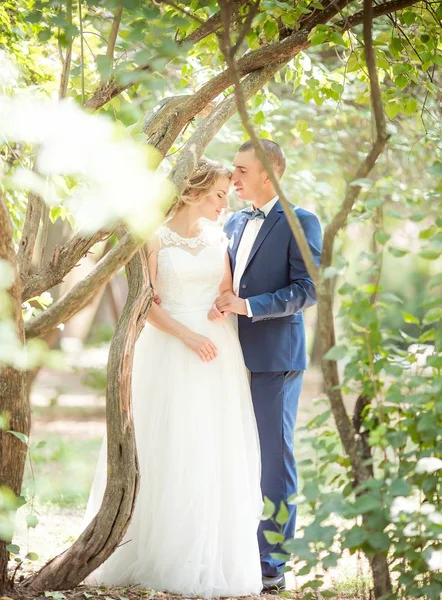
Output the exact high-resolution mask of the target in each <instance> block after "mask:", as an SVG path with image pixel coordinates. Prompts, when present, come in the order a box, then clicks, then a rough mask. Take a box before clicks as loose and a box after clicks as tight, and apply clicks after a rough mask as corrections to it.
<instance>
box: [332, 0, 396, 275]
mask: <svg viewBox="0 0 442 600" xmlns="http://www.w3.org/2000/svg"><path fill="white" fill-rule="evenodd" d="M367 2H368V3H370V7H368V5H367ZM364 11H365V15H364V46H365V59H366V63H367V69H368V74H369V78H370V97H371V105H372V109H373V114H374V120H375V125H376V140H375V143H374V144H373V146H372V148H371V150H370V152H369V154H368V155H367V157H366V158H365V160H364V162H363V163H362V164H361V166H360V167H359V169H358V171H357V173H356V177H355V178H354V180H353V182H350V184H349V185H348V187H347V193H346V195H345V198H344V202H343V203H342V206H341V209H340V210H339V212H338V213H337V214H336V215H335V216H334V218H333V220H332V221H331V223H329V224H328V225H327V227H326V229H325V233H324V248H323V254H322V265H323V266H324V267H328V266H330V265H331V261H332V257H333V244H334V240H335V237H336V235H337V233H338V231H339V230H340V229H341V228H342V227H343V226H344V224H345V223H346V221H347V217H348V215H349V214H350V212H351V210H352V209H353V206H354V203H355V201H356V199H357V197H358V196H359V193H360V191H361V186H360V185H357V183H355V182H357V180H359V179H363V178H366V177H367V176H368V175H369V173H370V172H371V170H372V169H373V167H374V165H375V163H376V161H377V159H378V158H379V156H380V155H381V153H382V152H383V150H384V148H385V145H386V143H387V141H388V137H389V136H388V134H387V130H386V125H385V116H384V108H383V105H382V97H381V90H380V87H379V80H378V76H377V71H376V57H375V54H374V49H373V42H372V38H371V35H372V13H373V7H372V5H371V0H365V4H364ZM367 11H370V12H367ZM367 15H369V16H367Z"/></svg>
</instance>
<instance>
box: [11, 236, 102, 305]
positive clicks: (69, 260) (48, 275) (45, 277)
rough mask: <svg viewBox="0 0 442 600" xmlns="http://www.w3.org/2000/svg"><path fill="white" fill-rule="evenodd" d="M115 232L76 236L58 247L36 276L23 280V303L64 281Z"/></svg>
mask: <svg viewBox="0 0 442 600" xmlns="http://www.w3.org/2000/svg"><path fill="white" fill-rule="evenodd" d="M112 233H113V231H108V230H100V231H97V232H96V233H94V234H93V235H92V236H90V235H82V234H77V235H75V236H74V237H73V238H72V239H71V240H69V242H67V243H66V244H65V245H64V246H56V247H55V250H54V253H53V255H52V258H51V260H50V261H49V262H48V263H46V264H45V265H44V266H43V267H42V268H41V269H40V270H39V271H38V272H37V273H36V274H35V275H32V276H29V277H24V278H22V285H23V292H22V302H25V301H26V300H29V298H33V297H34V296H39V295H40V294H42V293H43V292H45V291H47V290H50V289H51V288H53V287H54V286H55V285H58V284H59V283H61V282H62V281H63V278H64V277H65V276H66V275H67V274H68V273H69V272H70V271H71V270H72V269H73V268H74V266H75V265H76V264H77V263H78V261H79V260H80V259H81V258H82V257H83V256H86V254H87V253H88V252H89V250H90V249H91V248H92V246H94V245H95V244H96V243H97V242H100V241H101V240H103V239H105V238H106V237H108V236H109V235H111V234H112Z"/></svg>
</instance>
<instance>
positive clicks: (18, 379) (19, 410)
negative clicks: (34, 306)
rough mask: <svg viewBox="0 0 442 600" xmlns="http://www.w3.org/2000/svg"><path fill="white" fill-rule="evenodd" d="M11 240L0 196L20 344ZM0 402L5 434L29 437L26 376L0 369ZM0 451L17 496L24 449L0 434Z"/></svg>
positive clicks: (3, 582) (0, 244)
mask: <svg viewBox="0 0 442 600" xmlns="http://www.w3.org/2000/svg"><path fill="white" fill-rule="evenodd" d="M12 239H13V238H12V224H11V221H10V218H9V214H8V210H7V207H6V203H5V201H4V199H3V196H2V195H1V194H0V259H1V260H6V261H7V262H8V263H9V264H10V265H11V267H12V269H13V272H14V280H13V283H12V286H11V287H10V288H9V289H8V290H7V295H8V297H9V301H10V307H11V318H12V320H13V323H14V327H15V332H16V335H17V337H18V339H19V340H20V342H22V343H24V339H25V336H24V328H23V319H22V316H21V285H20V277H19V274H18V265H17V257H16V254H15V251H14V247H13V241H12ZM0 399H1V410H2V412H5V413H6V414H7V415H8V418H9V430H11V431H16V432H19V433H22V434H24V435H25V436H26V437H29V432H30V427H31V419H30V412H31V411H30V405H29V402H28V397H27V393H26V373H25V372H24V371H19V370H17V369H14V368H13V367H12V366H8V367H6V368H0ZM0 450H1V453H0V486H6V487H8V488H10V489H11V490H12V491H13V492H14V494H15V495H16V496H18V495H20V491H21V484H22V480H23V472H24V468H25V461H26V454H27V446H26V444H24V443H23V442H22V441H21V440H19V439H18V438H17V437H15V436H14V435H13V434H12V433H9V432H8V431H2V430H0ZM6 545H7V542H5V541H2V542H0V593H3V592H4V591H5V590H6V587H7V566H8V558H9V554H8V551H7V550H6Z"/></svg>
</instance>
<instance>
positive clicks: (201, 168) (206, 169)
mask: <svg viewBox="0 0 442 600" xmlns="http://www.w3.org/2000/svg"><path fill="white" fill-rule="evenodd" d="M210 166H211V165H210V163H209V162H205V163H203V164H202V165H200V166H199V167H197V168H196V169H195V171H194V172H193V173H192V175H202V174H203V173H205V172H209V171H210Z"/></svg>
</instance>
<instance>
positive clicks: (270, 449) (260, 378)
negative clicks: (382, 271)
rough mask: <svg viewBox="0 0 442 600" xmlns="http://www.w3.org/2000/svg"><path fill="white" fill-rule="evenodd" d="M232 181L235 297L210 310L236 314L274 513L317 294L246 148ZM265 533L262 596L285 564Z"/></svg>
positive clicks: (272, 151)
mask: <svg viewBox="0 0 442 600" xmlns="http://www.w3.org/2000/svg"><path fill="white" fill-rule="evenodd" d="M261 143H262V145H263V147H264V151H265V152H266V154H267V157H268V158H269V159H270V161H271V163H272V165H273V168H274V170H275V172H276V174H277V175H278V177H281V176H282V174H283V173H284V169H285V157H284V153H283V151H282V149H281V148H280V147H279V146H278V144H275V143H274V142H271V141H269V140H265V139H263V140H261ZM232 181H233V184H234V186H235V191H236V194H237V196H238V197H239V198H241V199H242V200H247V201H249V202H250V203H251V204H252V206H251V207H250V208H247V209H245V210H242V211H239V212H237V213H235V214H233V215H232V216H231V218H230V219H229V220H228V222H227V223H226V226H225V232H226V234H227V237H228V238H229V256H230V263H231V267H232V273H233V293H232V292H226V293H225V294H223V295H222V296H220V297H219V298H217V300H216V303H215V304H216V307H217V308H218V310H219V311H221V312H222V313H236V314H237V315H238V328H239V338H240V342H241V346H242V350H243V353H244V359H245V362H246V365H247V368H248V369H249V370H250V373H251V388H252V398H253V405H254V409H255V415H256V420H257V423H258V431H259V437H260V444H261V460H262V478H261V488H262V493H263V496H267V497H268V498H269V499H270V500H271V501H272V502H273V503H274V504H275V505H276V510H278V509H279V506H280V503H281V502H285V501H286V500H287V499H288V498H289V497H290V496H291V495H292V494H294V493H295V492H296V491H297V472H296V462H295V458H294V455H293V435H294V429H295V422H296V414H297V411H298V399H299V394H300V392H301V387H302V377H303V372H304V370H305V369H306V366H307V361H306V348H305V330H304V317H303V311H304V310H305V309H306V308H308V307H309V306H313V305H314V304H315V303H316V296H315V287H314V285H313V282H312V280H311V278H310V276H309V274H308V273H307V269H306V266H305V264H304V261H303V259H302V256H301V252H300V251H299V248H298V245H297V243H296V241H295V238H294V237H293V234H292V232H291V230H290V226H289V224H288V222H287V219H286V217H285V215H284V211H283V209H282V206H281V204H280V202H279V200H278V197H277V195H276V192H275V188H274V187H273V184H272V182H271V181H270V179H269V176H268V175H267V173H266V171H265V170H264V168H263V166H262V164H261V162H260V161H259V160H258V158H257V157H256V155H255V150H254V148H253V145H252V143H251V142H250V141H249V142H246V143H245V144H243V145H242V146H241V147H240V149H239V151H238V153H237V155H236V157H235V160H234V172H233V177H232ZM293 210H294V211H295V212H296V215H297V216H298V219H299V220H300V222H301V225H302V228H303V229H304V233H305V235H306V238H307V241H308V243H309V246H310V249H311V251H312V253H313V256H314V258H315V262H316V263H317V264H319V257H320V253H321V246H322V236H321V228H320V225H319V221H318V219H317V217H316V216H315V215H314V214H312V213H310V212H308V211H307V210H304V209H302V208H295V207H293ZM288 510H289V519H288V521H287V523H286V524H285V525H284V527H283V534H284V536H285V538H286V539H290V538H292V537H293V536H294V532H295V520H296V506H294V505H288ZM271 529H273V530H275V526H274V525H273V524H272V523H271V522H270V521H266V522H261V524H260V528H259V532H258V537H259V546H260V551H261V568H262V576H263V588H264V591H278V590H282V589H284V588H285V583H284V572H283V569H284V566H285V564H284V561H283V560H281V559H280V558H273V557H272V556H271V553H275V552H276V553H281V552H283V551H282V550H281V548H280V547H279V546H277V545H274V544H270V543H269V542H268V541H267V540H266V538H265V536H264V531H266V530H271Z"/></svg>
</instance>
